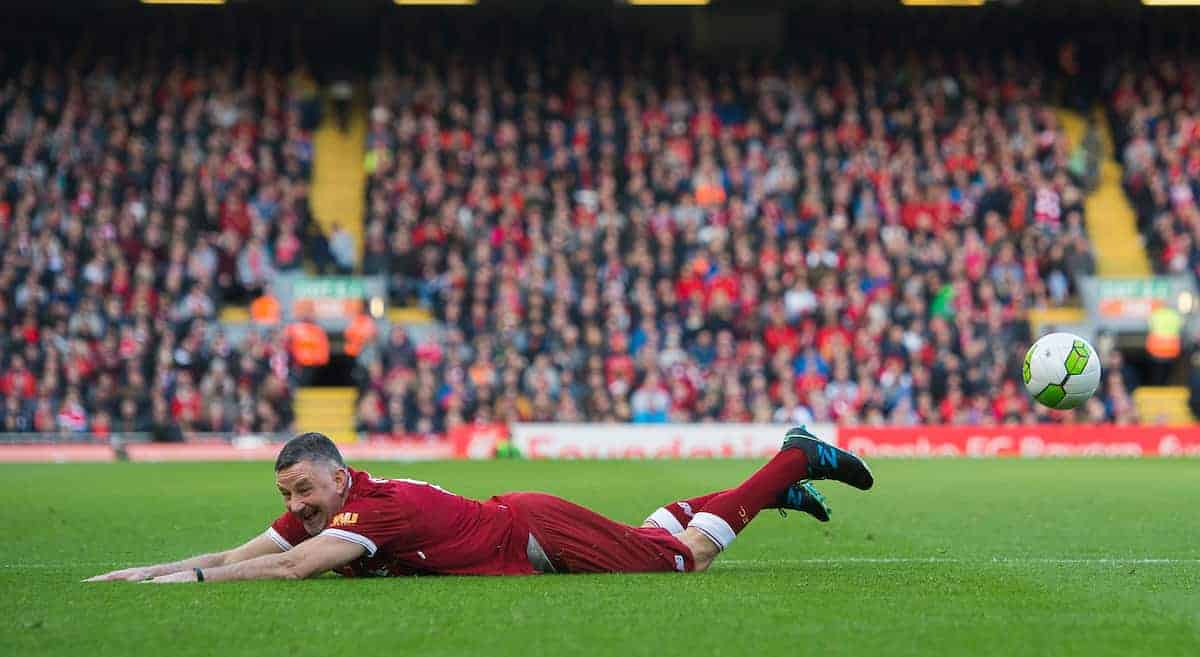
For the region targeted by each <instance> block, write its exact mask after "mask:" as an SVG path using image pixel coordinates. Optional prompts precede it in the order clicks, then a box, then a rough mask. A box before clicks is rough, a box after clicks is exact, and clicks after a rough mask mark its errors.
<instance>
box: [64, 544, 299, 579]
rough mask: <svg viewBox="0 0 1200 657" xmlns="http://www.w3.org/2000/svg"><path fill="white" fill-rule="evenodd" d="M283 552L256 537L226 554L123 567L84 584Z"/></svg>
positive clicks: (245, 559) (164, 573) (151, 575)
mask: <svg viewBox="0 0 1200 657" xmlns="http://www.w3.org/2000/svg"><path fill="white" fill-rule="evenodd" d="M282 551H283V548H281V547H279V545H278V544H276V543H275V541H273V540H271V538H270V537H269V536H267V535H266V534H259V535H258V536H255V537H254V538H252V539H250V540H249V541H246V542H245V543H244V544H242V545H239V546H238V547H235V548H233V549H232V550H225V551H224V552H213V553H211V554H201V555H199V556H195V557H191V558H189V559H184V560H182V561H173V562H171V563H162V564H157V565H153V566H138V567H135V568H124V569H122V570H114V571H112V572H110V573H105V574H103V575H96V576H95V577H92V578H89V579H85V580H83V581H85V582H116V581H123V582H140V581H142V580H146V579H152V578H154V577H160V576H162V575H170V574H171V573H178V572H187V573H191V572H192V569H193V568H217V567H219V566H227V565H229V564H234V563H239V562H242V561H247V560H250V559H254V558H256V557H261V556H264V555H269V554H278V553H280V552H282Z"/></svg>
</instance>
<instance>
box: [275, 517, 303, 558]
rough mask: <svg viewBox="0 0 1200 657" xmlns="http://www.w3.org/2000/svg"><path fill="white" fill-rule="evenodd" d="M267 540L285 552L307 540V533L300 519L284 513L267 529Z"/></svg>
mask: <svg viewBox="0 0 1200 657" xmlns="http://www.w3.org/2000/svg"><path fill="white" fill-rule="evenodd" d="M266 534H267V538H269V539H271V540H272V541H275V544H276V545H278V546H279V547H281V548H283V551H284V552H286V551H288V550H290V549H292V548H294V547H296V546H297V545H299V544H300V543H302V542H303V541H305V540H307V539H308V532H307V531H306V530H305V529H304V523H302V522H300V519H299V518H297V517H296V516H294V515H292V514H290V513H284V514H283V515H281V516H279V517H278V518H276V519H275V522H273V523H271V526H270V527H267V531H266Z"/></svg>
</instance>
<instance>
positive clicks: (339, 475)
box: [333, 468, 350, 495]
mask: <svg viewBox="0 0 1200 657" xmlns="http://www.w3.org/2000/svg"><path fill="white" fill-rule="evenodd" d="M333 483H334V484H335V485H336V486H337V492H338V495H341V494H342V493H345V492H346V491H347V490H348V489H349V488H350V471H349V470H347V469H346V468H338V469H336V470H334V471H333Z"/></svg>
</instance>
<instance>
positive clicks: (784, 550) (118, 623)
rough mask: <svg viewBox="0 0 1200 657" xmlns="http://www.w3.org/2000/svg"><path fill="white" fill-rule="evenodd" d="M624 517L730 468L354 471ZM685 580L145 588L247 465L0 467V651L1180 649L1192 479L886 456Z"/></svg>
mask: <svg viewBox="0 0 1200 657" xmlns="http://www.w3.org/2000/svg"><path fill="white" fill-rule="evenodd" d="M354 465H355V466H356V467H363V468H365V469H367V470H369V471H371V472H372V474H376V475H380V476H393V477H400V476H403V477H412V478H417V479H426V480H429V481H431V482H434V483H438V484H440V485H442V486H443V487H445V488H447V489H449V490H452V491H455V492H458V493H461V494H464V495H468V496H473V497H487V496H489V495H492V494H495V493H499V492H504V491H509V490H544V491H547V492H552V493H555V494H559V495H562V496H564V497H567V498H569V499H572V500H575V501H577V502H580V503H582V504H585V505H588V506H591V507H593V508H595V509H597V510H599V511H601V512H604V513H606V514H608V515H610V516H612V517H614V518H616V519H619V520H623V521H626V522H630V523H634V524H636V523H639V522H640V521H641V520H642V519H643V518H644V517H645V516H646V515H647V514H648V513H649V512H650V511H651V510H653V509H654V508H655V507H657V506H659V505H660V504H662V503H664V502H667V501H670V500H673V499H677V498H678V497H681V496H689V495H694V494H699V493H701V492H705V491H708V490H712V489H716V488H719V487H725V486H729V485H733V484H736V483H737V482H738V481H740V480H741V479H742V478H743V477H745V476H746V475H747V474H748V473H749V472H751V471H752V470H753V468H754V467H755V466H756V465H757V464H756V463H751V462H748V461H691V462H611V461H610V462H558V463H555V462H536V463H534V462H489V463H434V464H419V465H414V464H395V463H388V464H382V463H379V464H354ZM872 466H873V468H874V470H875V474H876V479H877V485H876V488H875V490H873V491H871V492H868V493H862V492H859V491H856V490H852V489H850V488H847V487H845V486H841V485H838V484H830V483H825V484H823V485H821V486H820V487H821V489H822V490H823V491H825V492H826V493H827V494H828V497H829V499H830V502H831V504H832V505H833V507H834V516H833V522H831V523H829V524H827V525H821V524H818V523H816V522H814V521H812V520H811V519H809V518H807V517H804V516H802V515H801V514H797V513H792V514H790V515H789V517H788V518H786V519H783V518H779V517H778V516H777V514H776V513H775V512H773V511H766V512H764V513H763V515H761V516H760V517H759V519H758V520H757V521H755V523H754V524H753V525H752V526H751V527H750V528H749V529H747V530H746V531H745V532H743V534H742V536H741V537H740V538H739V540H738V541H737V543H735V544H734V546H733V547H732V548H731V549H730V550H729V551H728V552H727V553H726V554H725V555H724V556H723V557H722V558H721V559H720V560H718V562H717V563H716V564H715V565H714V567H713V569H712V570H711V571H709V572H707V573H703V574H698V575H678V574H661V575H658V574H655V575H575V576H534V577H519V578H469V577H427V578H405V579H383V580H345V579H341V578H337V577H335V576H329V577H326V578H322V579H319V580H316V581H305V582H238V583H205V584H200V585H196V584H184V585H171V586H151V585H143V584H129V583H105V584H81V583H78V581H79V580H80V579H82V578H84V577H87V576H90V575H94V574H97V573H100V572H103V571H107V570H111V569H113V568H116V567H123V566H126V565H132V564H143V563H149V562H159V561H165V560H173V559H177V558H182V557H184V556H189V555H191V554H194V553H197V552H202V551H212V550H219V549H223V548H226V547H230V546H232V545H234V544H237V543H240V542H241V541H244V540H246V539H247V538H249V537H250V536H252V535H254V534H256V533H258V532H261V531H263V529H264V528H265V527H266V526H267V524H268V523H269V522H270V521H271V519H272V518H274V517H275V515H276V514H277V513H279V511H280V510H281V505H282V503H281V501H280V499H279V496H278V494H277V493H276V492H275V490H274V487H273V480H272V473H271V468H270V465H269V464H265V463H237V464H117V465H54V466H50V465H47V466H27V465H21V466H15V465H6V466H0V477H3V481H4V482H5V486H4V492H2V493H0V514H2V516H0V519H2V520H3V527H4V533H3V538H0V655H13V656H25V655H73V654H78V655H89V656H100V655H121V656H140V655H219V656H221V657H232V656H238V655H255V656H258V655H280V654H288V655H302V654H303V655H310V654H311V655H331V654H344V653H360V654H368V655H374V654H380V655H390V656H395V657H399V656H402V655H420V656H422V657H433V656H438V655H488V656H492V655H647V656H654V657H660V656H670V655H689V656H691V655H809V654H811V655H822V656H829V655H856V656H857V655H887V656H892V655H929V654H942V655H997V656H1004V657H1010V656H1012V655H1038V656H1043V655H1081V656H1084V655H1086V656H1089V657H1091V656H1096V655H1121V656H1122V657H1128V656H1129V655H1154V656H1156V657H1161V656H1169V655H1181V656H1182V655H1191V656H1194V655H1198V654H1200V463H1197V462H1196V461H1159V460H1141V461H1086V460H1076V461H1062V460H1045V461H1020V460H997V461H965V460H964V461H887V460H877V461H875V462H874V463H873V464H872Z"/></svg>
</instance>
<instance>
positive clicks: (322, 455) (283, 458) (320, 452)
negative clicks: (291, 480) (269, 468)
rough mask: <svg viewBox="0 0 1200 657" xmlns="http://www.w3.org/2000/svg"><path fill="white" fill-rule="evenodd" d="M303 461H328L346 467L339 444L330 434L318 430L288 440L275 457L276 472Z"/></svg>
mask: <svg viewBox="0 0 1200 657" xmlns="http://www.w3.org/2000/svg"><path fill="white" fill-rule="evenodd" d="M301 461H313V462H320V461H326V462H329V463H332V464H333V465H336V466H338V467H340V468H344V467H346V462H345V461H343V460H342V453H341V452H339V451H338V448H337V445H335V444H333V441H332V440H330V439H329V436H326V435H325V434H323V433H317V432H316V431H310V432H308V433H302V434H300V435H299V436H296V437H295V438H292V439H291V440H289V441H287V444H285V445H284V446H283V449H281V450H279V456H278V457H276V459H275V472H279V471H280V470H286V469H288V468H290V467H292V466H293V465H296V464H297V463H299V462H301Z"/></svg>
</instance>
